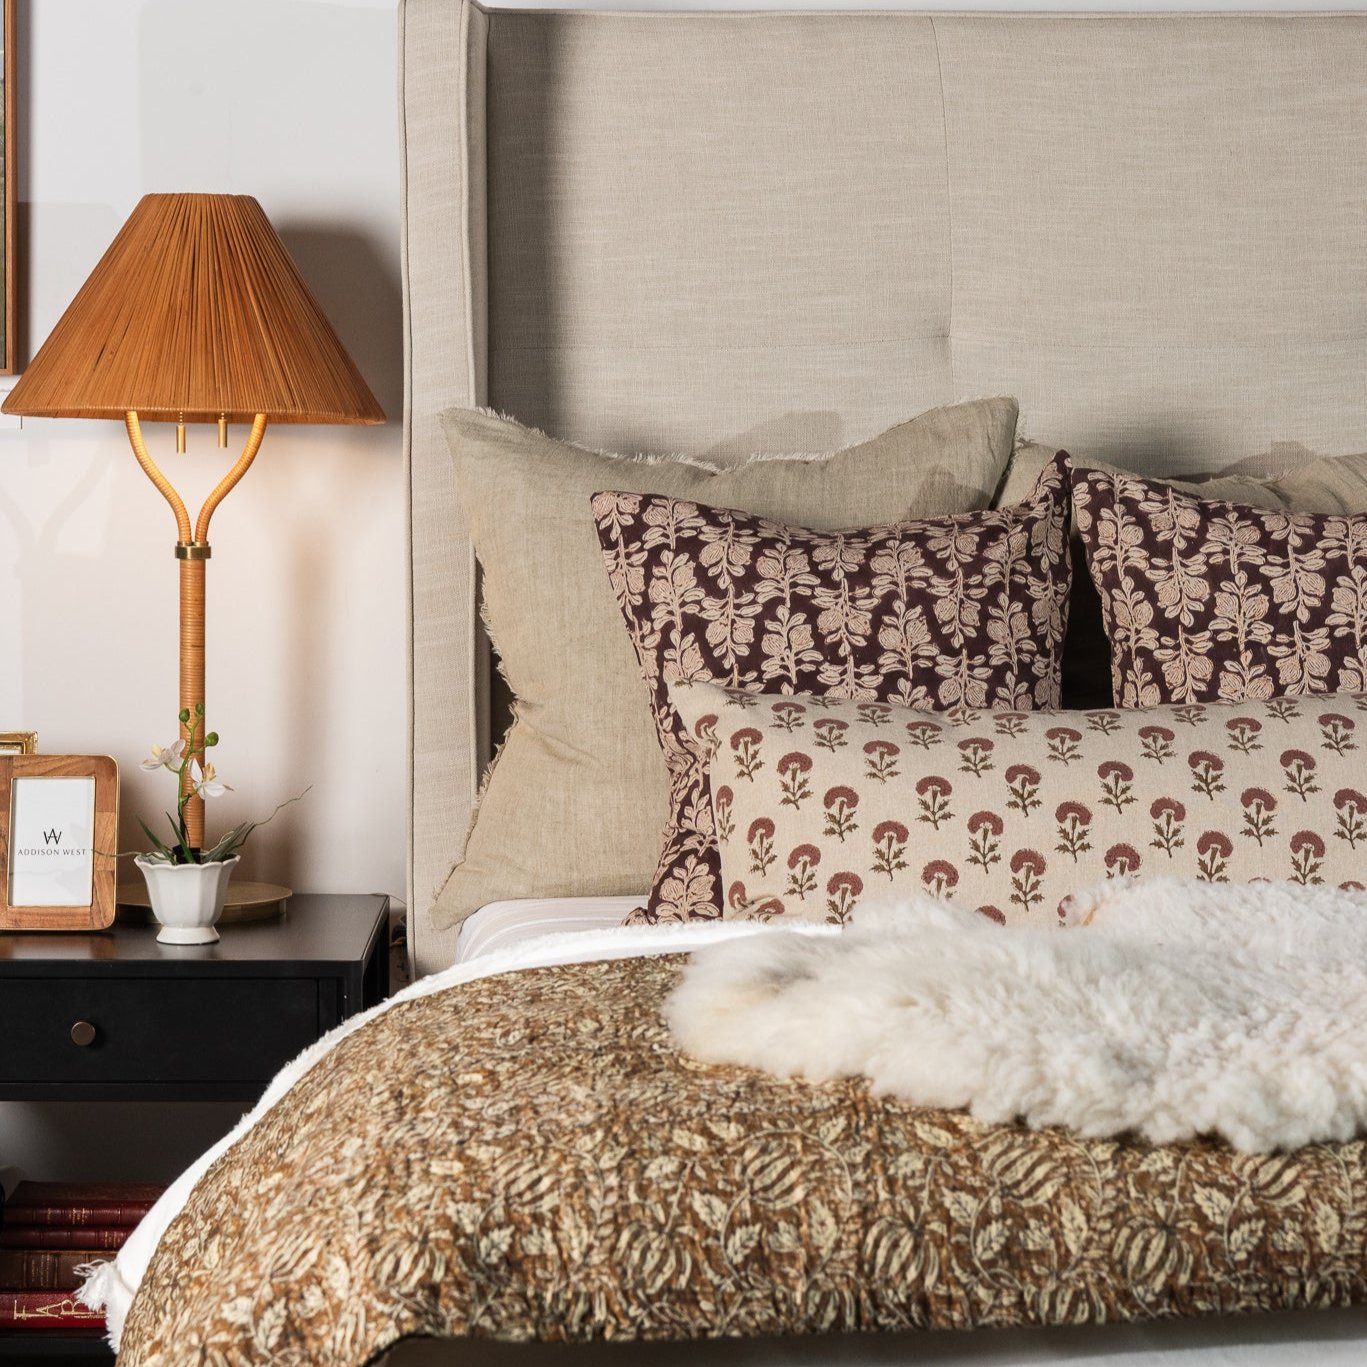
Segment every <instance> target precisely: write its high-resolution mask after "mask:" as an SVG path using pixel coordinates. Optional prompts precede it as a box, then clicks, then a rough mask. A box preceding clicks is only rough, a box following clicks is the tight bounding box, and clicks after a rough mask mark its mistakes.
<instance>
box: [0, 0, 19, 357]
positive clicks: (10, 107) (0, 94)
mask: <svg viewBox="0 0 1367 1367" xmlns="http://www.w3.org/2000/svg"><path fill="white" fill-rule="evenodd" d="M0 4H3V6H4V15H3V19H0V41H3V43H4V51H3V53H0V82H3V87H4V88H3V90H0V118H3V120H4V129H3V136H0V163H2V164H0V189H2V190H3V195H4V202H3V204H0V253H3V255H4V261H3V263H0V290H3V291H4V297H3V299H0V327H3V328H4V337H3V338H0V375H17V374H18V373H19V326H18V323H19V309H18V299H17V290H16V287H15V280H16V276H17V273H18V259H17V253H16V250H15V243H16V240H17V236H18V234H17V228H18V223H17V220H18V215H19V176H18V171H17V163H16V160H15V145H16V139H15V128H14V121H15V111H16V109H17V107H18V101H17V100H16V98H15V77H14V69H15V66H16V65H17V60H16V58H17V54H16V52H15V28H16V23H15V11H16V10H17V9H18V6H19V0H0Z"/></svg>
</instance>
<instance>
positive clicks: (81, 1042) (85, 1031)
mask: <svg viewBox="0 0 1367 1367" xmlns="http://www.w3.org/2000/svg"><path fill="white" fill-rule="evenodd" d="M71 1042H72V1044H74V1045H76V1046H77V1047H78V1048H81V1049H84V1048H85V1047H86V1046H87V1045H90V1044H94V1043H95V1027H94V1026H93V1025H91V1023H90V1022H89V1021H77V1022H76V1024H75V1025H73V1026H72V1027H71Z"/></svg>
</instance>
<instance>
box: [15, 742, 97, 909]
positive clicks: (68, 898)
mask: <svg viewBox="0 0 1367 1367" xmlns="http://www.w3.org/2000/svg"><path fill="white" fill-rule="evenodd" d="M118 838H119V766H118V765H117V764H116V763H115V761H114V760H113V759H111V758H110V757H109V756H108V755H0V931H3V930H73V931H91V930H106V929H107V928H108V927H109V926H111V925H113V924H114V903H115V884H116V882H117V865H118V858H117V855H116V849H117V846H118Z"/></svg>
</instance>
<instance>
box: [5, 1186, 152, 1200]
mask: <svg viewBox="0 0 1367 1367" xmlns="http://www.w3.org/2000/svg"><path fill="white" fill-rule="evenodd" d="M165 1190H166V1188H165V1187H163V1186H159V1185H158V1184H157V1183H155V1182H20V1183H19V1185H18V1186H17V1187H15V1189H14V1192H13V1194H12V1195H11V1197H10V1202H11V1204H12V1205H20V1206H22V1205H27V1204H29V1203H32V1204H33V1205H38V1206H98V1205H103V1204H104V1203H106V1202H109V1201H147V1202H152V1201H155V1200H156V1199H157V1197H158V1196H160V1195H161V1194H162V1192H164V1191H165Z"/></svg>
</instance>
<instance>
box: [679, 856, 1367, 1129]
mask: <svg viewBox="0 0 1367 1367" xmlns="http://www.w3.org/2000/svg"><path fill="white" fill-rule="evenodd" d="M1077 901H1078V902H1079V903H1080V904H1081V908H1082V911H1083V913H1084V914H1083V916H1081V917H1079V919H1082V920H1085V921H1086V922H1087V924H1085V925H1081V926H1075V927H1073V928H1070V929H1065V930H1023V929H1003V928H1001V927H999V926H996V925H993V924H992V923H990V922H988V921H986V920H984V919H983V918H982V917H980V916H977V915H975V914H974V913H972V912H968V911H964V910H961V909H959V908H956V907H955V906H953V905H952V904H950V903H946V902H939V901H935V900H932V899H931V898H928V897H927V898H918V899H916V900H913V901H907V902H899V903H897V904H891V903H888V904H884V905H882V906H870V905H868V904H866V905H865V906H862V907H860V908H859V910H858V912H857V913H856V921H855V924H854V925H853V926H851V927H850V929H848V930H847V931H846V932H845V933H844V934H843V935H840V936H829V937H826V936H823V937H812V936H799V935H793V934H785V933H777V932H776V933H772V934H760V935H755V936H752V937H749V938H746V939H742V940H735V941H729V942H727V943H724V944H720V945H716V946H713V947H709V948H707V949H705V950H703V951H701V952H699V953H698V954H697V955H696V956H695V958H694V960H693V962H692V963H691V964H690V965H689V966H688V968H687V970H686V971H685V975H684V979H683V982H682V984H681V986H680V987H679V988H678V989H677V990H676V991H675V992H674V993H673V995H672V996H671V997H670V999H669V1001H668V1003H667V1006H666V1014H667V1016H668V1019H669V1022H670V1025H671V1027H672V1028H673V1031H674V1034H675V1037H676V1038H677V1039H678V1041H679V1043H680V1044H681V1045H682V1046H683V1047H684V1048H685V1049H686V1050H688V1051H689V1052H690V1053H692V1054H694V1055H696V1056H697V1057H699V1058H702V1059H705V1060H708V1061H710V1062H715V1063H738V1064H748V1065H750V1066H753V1067H756V1068H762V1069H765V1070H767V1071H769V1072H773V1073H777V1074H779V1075H781V1076H793V1075H796V1076H802V1077H806V1078H810V1079H812V1080H822V1079H828V1078H835V1077H842V1076H856V1075H861V1074H862V1075H863V1076H865V1077H867V1078H868V1080H869V1082H870V1084H871V1086H872V1088H873V1090H874V1091H875V1092H878V1093H881V1094H887V1095H893V1096H898V1097H901V1098H904V1099H905V1100H907V1101H910V1102H913V1103H916V1104H918V1105H923V1106H936V1107H945V1108H959V1107H963V1108H967V1109H968V1110H969V1111H970V1112H971V1113H972V1114H973V1115H974V1116H975V1117H977V1118H978V1119H980V1120H983V1121H986V1122H990V1123H1008V1122H1011V1121H1014V1120H1018V1119H1023V1120H1024V1121H1026V1122H1027V1123H1028V1124H1030V1125H1032V1126H1036V1127H1039V1126H1045V1125H1064V1126H1068V1127H1070V1128H1072V1129H1075V1130H1077V1131H1079V1132H1081V1133H1082V1134H1085V1135H1093V1136H1103V1135H1119V1134H1124V1133H1136V1134H1139V1135H1141V1136H1143V1137H1144V1138H1146V1139H1149V1140H1152V1141H1154V1142H1157V1143H1166V1142H1171V1141H1174V1140H1180V1139H1186V1138H1190V1137H1193V1136H1196V1135H1205V1134H1210V1135H1221V1136H1223V1137H1224V1138H1225V1139H1227V1140H1228V1141H1229V1142H1230V1143H1231V1144H1233V1145H1234V1146H1235V1147H1236V1148H1239V1149H1244V1150H1247V1151H1251V1152H1259V1151H1263V1150H1267V1149H1274V1148H1292V1147H1295V1146H1296V1145H1300V1144H1307V1143H1310V1142H1313V1141H1316V1140H1330V1139H1339V1140H1341V1139H1347V1138H1349V1137H1351V1136H1352V1135H1354V1134H1355V1133H1356V1132H1357V1131H1358V1130H1359V1129H1363V1128H1367V896H1364V895H1363V894H1360V893H1352V892H1340V891H1337V890H1334V889H1331V888H1315V887H1311V888H1307V887H1300V886H1296V885H1292V884H1284V883H1275V884H1256V885H1251V886H1240V885H1230V884H1209V883H1188V882H1178V881H1175V880H1166V881H1164V880H1159V881H1155V882H1150V883H1139V884H1135V883H1111V884H1107V885H1105V886H1104V887H1102V888H1099V889H1096V890H1094V891H1093V892H1091V893H1089V894H1084V895H1083V897H1082V898H1081V899H1077Z"/></svg>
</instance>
